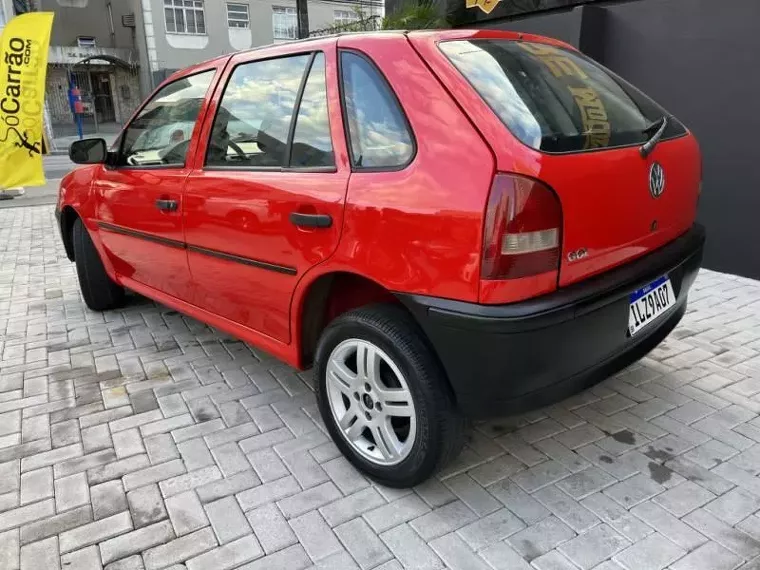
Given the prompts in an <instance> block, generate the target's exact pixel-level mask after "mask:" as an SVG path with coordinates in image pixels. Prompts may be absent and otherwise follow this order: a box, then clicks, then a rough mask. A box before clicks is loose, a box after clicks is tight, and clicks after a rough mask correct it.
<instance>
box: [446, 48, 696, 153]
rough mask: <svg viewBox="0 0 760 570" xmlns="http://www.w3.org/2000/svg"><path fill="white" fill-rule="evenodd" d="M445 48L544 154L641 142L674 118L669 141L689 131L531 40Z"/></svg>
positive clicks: (592, 70) (561, 52)
mask: <svg viewBox="0 0 760 570" xmlns="http://www.w3.org/2000/svg"><path fill="white" fill-rule="evenodd" d="M440 49H441V51H442V52H443V53H444V55H445V56H446V57H447V58H448V59H449V60H450V61H451V63H452V64H454V66H455V67H456V68H457V69H458V70H459V72H460V73H461V74H462V75H463V76H464V77H465V79H467V81H469V82H470V84H471V85H472V86H473V87H474V88H475V90H476V91H477V92H478V93H479V94H480V96H481V97H483V99H484V100H485V102H486V103H487V104H488V105H489V106H490V107H491V109H493V111H494V112H495V113H496V114H497V115H498V117H499V118H500V119H501V121H502V122H503V123H504V124H505V125H506V126H507V128H508V129H509V130H510V131H511V132H512V134H514V135H515V136H516V137H517V138H518V139H520V141H522V142H523V143H524V144H526V145H528V146H530V147H532V148H534V149H537V150H541V151H545V152H580V151H585V150H597V149H605V148H612V147H620V146H627V145H634V144H642V143H644V142H645V141H646V140H647V139H648V138H649V137H650V136H651V135H652V134H653V131H654V130H656V127H654V126H653V124H654V123H655V122H656V121H658V120H659V119H660V118H662V116H663V115H667V116H668V117H669V119H670V120H669V126H668V128H667V129H666V131H665V134H664V138H666V139H667V138H673V137H677V136H680V135H682V134H684V133H685V132H686V130H685V128H684V127H683V125H681V124H680V123H679V122H678V121H676V120H675V119H673V118H672V117H671V116H670V115H668V113H666V111H664V110H663V109H662V108H660V107H659V106H658V105H657V104H656V103H655V102H654V101H652V100H651V99H649V98H648V97H646V96H645V95H644V94H643V93H641V92H640V91H638V90H637V89H636V88H635V87H633V86H631V85H629V84H628V83H626V82H625V81H623V80H622V79H620V78H619V77H617V76H615V75H614V74H612V73H611V72H609V71H608V70H606V69H605V68H603V67H602V66H600V65H599V64H597V63H595V62H593V61H592V60H590V59H589V58H587V57H585V56H583V55H582V54H580V53H578V52H575V51H572V50H569V49H564V48H561V47H555V46H551V45H547V44H541V43H534V42H518V41H510V40H467V41H465V40H455V41H448V42H442V43H441V44H440Z"/></svg>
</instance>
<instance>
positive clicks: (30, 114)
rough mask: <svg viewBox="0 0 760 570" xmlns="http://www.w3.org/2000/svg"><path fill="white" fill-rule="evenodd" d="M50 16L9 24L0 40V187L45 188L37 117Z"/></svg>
mask: <svg viewBox="0 0 760 570" xmlns="http://www.w3.org/2000/svg"><path fill="white" fill-rule="evenodd" d="M52 28H53V13H52V12H31V13H29V14H22V15H21V16H16V17H15V18H13V19H11V21H10V22H8V25H7V26H6V27H5V30H3V36H2V39H1V40H0V51H2V56H1V57H2V59H0V189H2V188H12V187H15V186H41V185H43V184H45V173H44V170H43V167H42V117H43V110H44V106H45V73H46V71H47V60H48V47H49V45H50V32H51V31H52Z"/></svg>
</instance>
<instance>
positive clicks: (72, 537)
mask: <svg viewBox="0 0 760 570" xmlns="http://www.w3.org/2000/svg"><path fill="white" fill-rule="evenodd" d="M130 530H132V519H131V518H130V516H129V513H128V512H123V513H119V514H117V515H113V516H111V517H108V518H105V519H101V520H99V521H95V522H91V523H89V524H86V525H83V526H80V527H77V528H74V529H71V530H67V531H65V532H62V533H61V534H60V548H61V552H62V553H63V552H70V551H72V550H78V549H80V548H84V547H85V546H90V545H91V544H97V543H99V542H102V541H104V540H106V539H108V538H111V537H113V536H117V535H119V534H122V533H124V532H128V531H130Z"/></svg>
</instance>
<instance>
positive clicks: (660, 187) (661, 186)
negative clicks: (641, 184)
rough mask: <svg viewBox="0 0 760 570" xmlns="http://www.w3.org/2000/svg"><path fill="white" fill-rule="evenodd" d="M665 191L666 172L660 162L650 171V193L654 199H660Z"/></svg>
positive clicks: (653, 165)
mask: <svg viewBox="0 0 760 570" xmlns="http://www.w3.org/2000/svg"><path fill="white" fill-rule="evenodd" d="M664 191H665V171H664V170H663V169H662V165H661V164H660V163H659V162H655V163H654V164H652V166H651V168H650V169H649V193H650V194H651V195H652V198H659V197H660V196H662V193H663V192H664Z"/></svg>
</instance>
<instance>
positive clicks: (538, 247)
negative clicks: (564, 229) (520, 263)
mask: <svg viewBox="0 0 760 570" xmlns="http://www.w3.org/2000/svg"><path fill="white" fill-rule="evenodd" d="M558 245H559V230H558V229H557V228H553V229H551V230H541V231H538V232H525V233H522V234H506V235H505V236H504V243H503V244H502V246H501V253H502V255H518V254H520V253H535V252H537V251H546V250H547V249H555V248H556V247H557V246H558Z"/></svg>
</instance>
